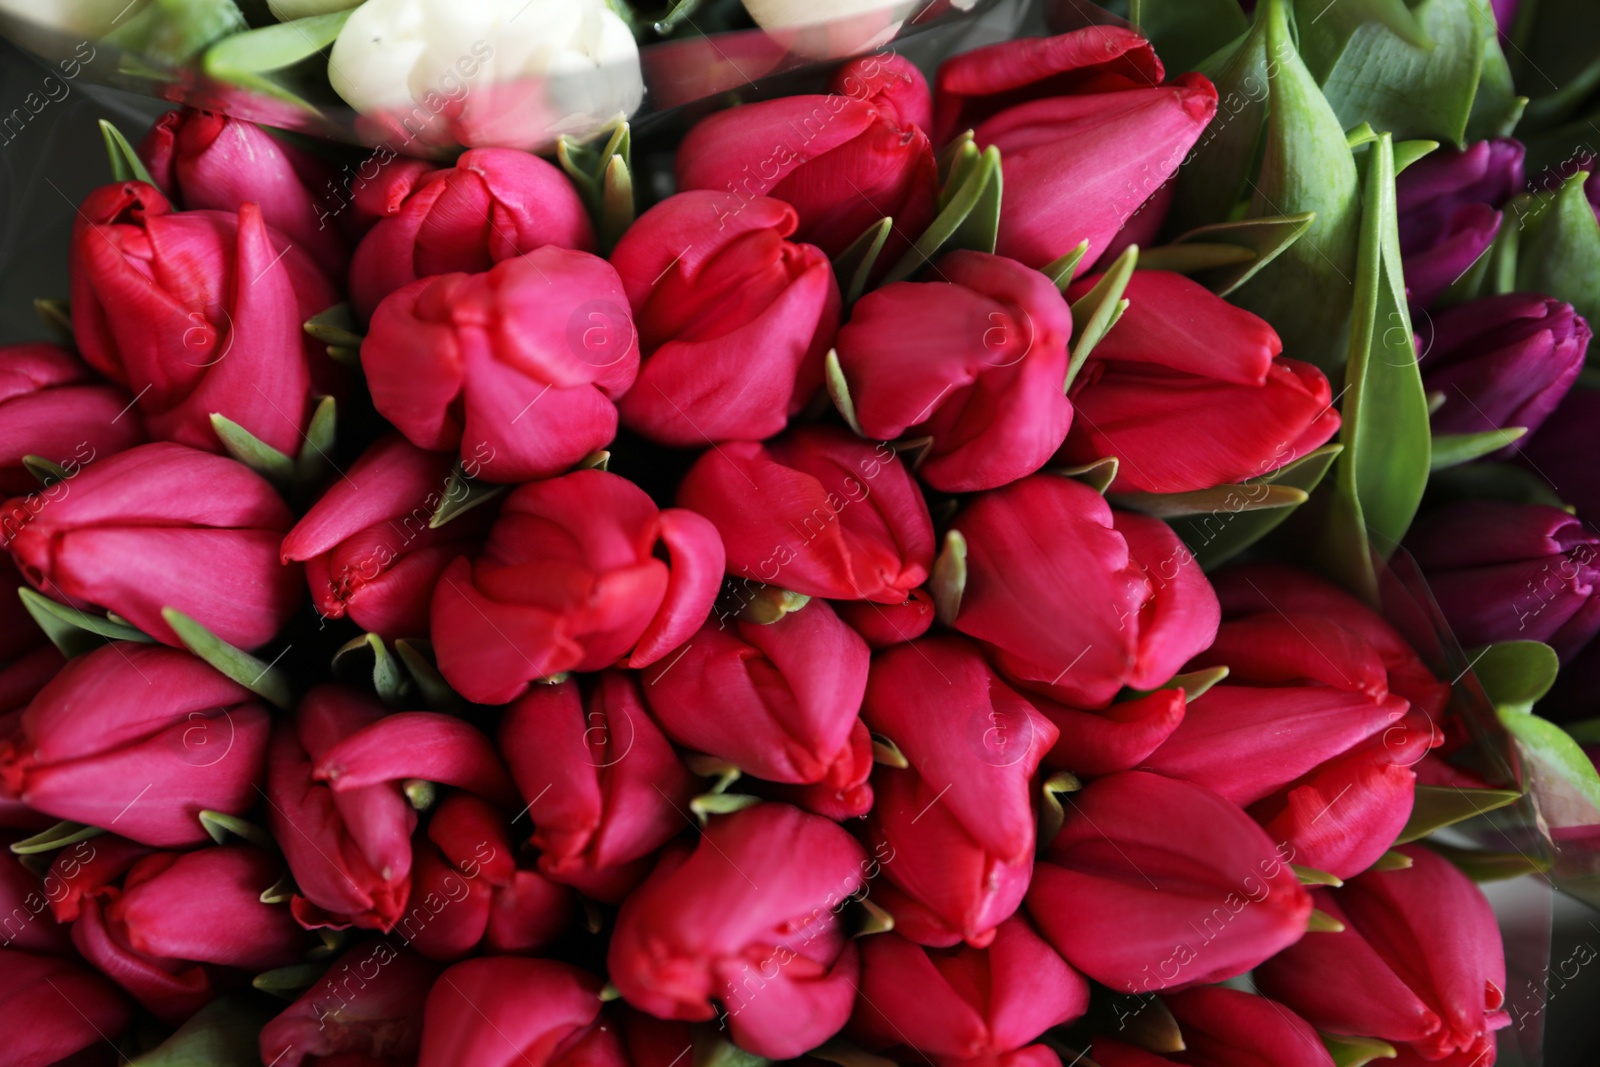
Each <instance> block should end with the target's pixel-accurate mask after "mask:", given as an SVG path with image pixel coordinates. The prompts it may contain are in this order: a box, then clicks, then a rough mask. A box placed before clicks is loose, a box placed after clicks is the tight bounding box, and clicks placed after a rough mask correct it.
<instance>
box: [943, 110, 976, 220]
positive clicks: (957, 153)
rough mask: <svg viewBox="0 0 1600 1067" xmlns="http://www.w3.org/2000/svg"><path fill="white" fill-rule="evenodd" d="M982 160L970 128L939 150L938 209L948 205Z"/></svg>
mask: <svg viewBox="0 0 1600 1067" xmlns="http://www.w3.org/2000/svg"><path fill="white" fill-rule="evenodd" d="M982 161H983V153H982V152H980V151H978V142H977V140H976V139H975V137H974V131H972V130H965V131H963V132H962V133H961V135H960V136H958V137H956V138H955V139H954V140H952V141H951V142H950V143H949V144H947V145H945V146H944V148H943V149H941V150H940V151H939V158H938V160H937V163H938V172H939V193H938V197H937V199H936V201H935V203H936V206H937V207H938V209H939V210H940V211H943V210H944V209H945V208H947V207H949V206H950V201H952V200H954V199H955V196H956V193H957V192H959V191H960V189H961V186H962V183H964V182H965V181H966V180H967V178H969V177H970V176H971V175H972V172H973V169H974V168H976V167H977V166H978V164H979V163H981V162H982Z"/></svg>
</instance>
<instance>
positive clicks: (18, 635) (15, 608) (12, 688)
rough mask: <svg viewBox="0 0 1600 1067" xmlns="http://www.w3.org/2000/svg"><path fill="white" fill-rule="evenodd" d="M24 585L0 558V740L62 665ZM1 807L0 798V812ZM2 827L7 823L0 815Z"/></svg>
mask: <svg viewBox="0 0 1600 1067" xmlns="http://www.w3.org/2000/svg"><path fill="white" fill-rule="evenodd" d="M26 584H27V583H26V582H24V581H23V579H22V574H21V573H20V572H19V571H18V570H17V567H16V564H15V563H13V562H12V560H11V557H10V556H9V555H0V737H5V736H7V735H9V734H10V733H12V732H13V731H12V730H10V729H8V728H7V726H6V725H5V724H6V716H7V715H8V714H9V713H11V712H20V711H21V709H22V708H24V707H26V706H27V703H28V701H30V700H32V699H33V697H34V694H35V693H37V692H38V691H39V690H40V689H43V688H44V684H45V683H46V682H48V681H49V680H50V679H52V678H54V677H55V676H56V674H57V673H59V672H60V670H61V667H62V665H63V664H65V663H66V660H64V659H62V657H61V653H60V652H59V651H57V650H56V646H55V645H52V644H51V643H50V640H49V638H47V637H45V635H44V631H43V630H41V629H39V626H38V624H37V623H35V622H34V621H33V616H32V615H30V614H28V609H27V607H26V605H24V604H23V602H22V598H21V597H19V596H18V595H17V591H18V590H19V589H22V588H23V587H24V586H25V585H26ZM5 804H6V802H5V800H4V798H3V797H0V812H3V811H4V809H5ZM3 825H7V823H6V822H5V819H4V815H3V814H0V826H3Z"/></svg>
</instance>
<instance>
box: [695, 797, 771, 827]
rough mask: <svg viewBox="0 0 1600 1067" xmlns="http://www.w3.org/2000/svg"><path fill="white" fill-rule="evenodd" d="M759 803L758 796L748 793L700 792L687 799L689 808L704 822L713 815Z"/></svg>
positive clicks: (728, 812) (727, 812) (751, 806)
mask: <svg viewBox="0 0 1600 1067" xmlns="http://www.w3.org/2000/svg"><path fill="white" fill-rule="evenodd" d="M759 803H761V798H760V797H757V796H751V795H750V794H748V793H702V794H701V795H700V796H697V797H695V798H693V799H692V800H690V801H689V810H690V811H692V812H694V813H695V815H696V817H698V818H699V819H700V821H701V823H704V822H705V821H706V820H707V819H708V818H710V817H711V816H713V815H732V814H733V813H734V812H736V811H743V810H744V809H745V808H753V807H755V806H756V805H757V804H759Z"/></svg>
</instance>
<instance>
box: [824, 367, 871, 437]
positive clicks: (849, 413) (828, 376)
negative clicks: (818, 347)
mask: <svg viewBox="0 0 1600 1067" xmlns="http://www.w3.org/2000/svg"><path fill="white" fill-rule="evenodd" d="M822 366H823V380H824V381H825V382H826V384H827V386H828V396H829V397H830V398H831V399H832V400H833V406H834V407H836V408H838V409H839V414H840V415H842V416H843V417H844V422H845V425H846V426H848V427H850V430H851V432H852V433H854V434H855V435H856V436H857V437H865V436H866V433H864V432H863V431H862V429H861V423H859V422H857V421H856V404H855V401H854V400H852V399H850V384H849V383H848V382H846V381H845V380H844V368H843V367H841V366H840V365H839V350H838V349H837V348H830V349H828V354H827V356H825V357H824V358H823V364H822Z"/></svg>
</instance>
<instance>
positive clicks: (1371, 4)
mask: <svg viewBox="0 0 1600 1067" xmlns="http://www.w3.org/2000/svg"><path fill="white" fill-rule="evenodd" d="M1414 6H1416V5H1415V3H1414V2H1413V3H1411V4H1408V3H1407V0H1338V2H1337V3H1329V2H1328V0H1294V12H1295V19H1296V22H1297V23H1298V25H1299V30H1300V52H1301V54H1302V55H1304V56H1305V61H1306V64H1307V65H1308V66H1309V67H1310V68H1311V73H1312V74H1313V75H1314V76H1315V77H1316V79H1317V80H1318V81H1319V82H1320V81H1323V80H1325V79H1326V78H1327V77H1328V75H1329V73H1330V72H1331V71H1332V70H1333V68H1334V66H1335V65H1336V64H1337V62H1338V60H1339V58H1340V57H1341V56H1342V55H1343V54H1344V52H1345V51H1346V49H1347V48H1349V46H1350V39H1351V38H1352V37H1354V36H1355V34H1356V32H1357V31H1359V30H1361V29H1363V28H1365V27H1368V26H1372V27H1375V28H1381V29H1387V30H1388V31H1389V32H1390V33H1393V34H1394V35H1396V36H1398V37H1399V38H1400V39H1401V40H1402V41H1405V42H1406V43H1407V44H1410V45H1413V46H1414V47H1417V48H1424V49H1425V48H1428V47H1429V46H1430V45H1431V43H1432V42H1430V41H1429V39H1428V35H1427V33H1426V32H1425V31H1424V30H1423V28H1422V25H1421V23H1420V22H1419V21H1418V20H1417V16H1416V15H1414V14H1412V8H1413V7H1414Z"/></svg>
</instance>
